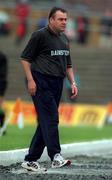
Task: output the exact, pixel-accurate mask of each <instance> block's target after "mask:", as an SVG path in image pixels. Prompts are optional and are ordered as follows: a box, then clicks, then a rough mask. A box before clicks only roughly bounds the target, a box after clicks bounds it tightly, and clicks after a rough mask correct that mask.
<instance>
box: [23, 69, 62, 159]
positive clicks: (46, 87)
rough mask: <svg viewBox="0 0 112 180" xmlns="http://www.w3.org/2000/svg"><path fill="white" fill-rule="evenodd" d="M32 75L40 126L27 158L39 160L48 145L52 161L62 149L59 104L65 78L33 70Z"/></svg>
mask: <svg viewBox="0 0 112 180" xmlns="http://www.w3.org/2000/svg"><path fill="white" fill-rule="evenodd" d="M32 75H33V78H34V80H35V82H36V85H37V92H36V95H35V96H32V100H33V103H34V106H35V109H36V111H37V114H38V126H37V129H36V132H35V134H34V136H33V138H32V141H31V144H30V147H29V153H28V154H27V155H26V156H25V160H26V161H36V160H38V159H39V158H40V157H41V155H42V153H43V150H44V148H45V146H46V147H47V152H48V155H49V157H50V159H51V161H52V160H53V157H54V155H55V154H56V153H60V151H61V148H60V141H59V132H58V123H59V116H58V106H59V102H60V98H61V94H62V88H63V78H61V77H54V76H46V75H43V74H40V73H38V72H36V71H33V72H32Z"/></svg>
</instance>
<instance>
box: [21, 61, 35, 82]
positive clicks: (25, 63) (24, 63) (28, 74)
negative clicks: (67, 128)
mask: <svg viewBox="0 0 112 180" xmlns="http://www.w3.org/2000/svg"><path fill="white" fill-rule="evenodd" d="M21 63H22V66H23V69H24V73H25V75H26V78H27V80H28V81H30V80H32V79H33V77H32V74H31V70H30V63H29V62H28V61H25V60H24V59H22V60H21Z"/></svg>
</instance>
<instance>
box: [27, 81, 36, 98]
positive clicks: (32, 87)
mask: <svg viewBox="0 0 112 180" xmlns="http://www.w3.org/2000/svg"><path fill="white" fill-rule="evenodd" d="M36 90H37V87H36V83H35V81H34V80H33V79H32V80H28V92H29V93H30V94H31V95H32V96H34V95H35V94H36Z"/></svg>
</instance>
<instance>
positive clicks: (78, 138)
mask: <svg viewBox="0 0 112 180" xmlns="http://www.w3.org/2000/svg"><path fill="white" fill-rule="evenodd" d="M35 128H36V127H35V126H25V127H24V128H23V129H19V128H18V127H17V126H11V125H10V126H8V127H7V131H6V135H4V136H2V137H0V151H4V150H12V149H21V148H27V147H29V145H30V142H31V138H32V136H33V134H34V132H35ZM59 132H60V142H61V144H65V143H74V142H84V141H92V140H102V139H112V126H111V125H110V126H109V125H108V126H104V127H103V128H102V129H98V128H96V127H73V126H72V127H70V126H63V127H62V126H60V127H59Z"/></svg>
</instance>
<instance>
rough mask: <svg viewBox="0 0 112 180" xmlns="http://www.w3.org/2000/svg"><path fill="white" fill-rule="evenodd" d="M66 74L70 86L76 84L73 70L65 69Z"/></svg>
mask: <svg viewBox="0 0 112 180" xmlns="http://www.w3.org/2000/svg"><path fill="white" fill-rule="evenodd" d="M66 74H67V78H68V80H69V82H70V84H73V83H74V84H76V83H75V79H74V73H73V69H72V68H67V72H66Z"/></svg>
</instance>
